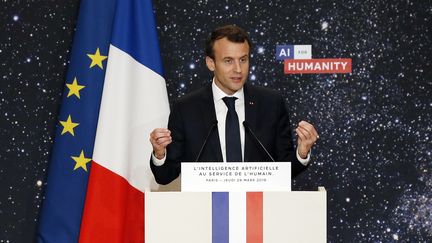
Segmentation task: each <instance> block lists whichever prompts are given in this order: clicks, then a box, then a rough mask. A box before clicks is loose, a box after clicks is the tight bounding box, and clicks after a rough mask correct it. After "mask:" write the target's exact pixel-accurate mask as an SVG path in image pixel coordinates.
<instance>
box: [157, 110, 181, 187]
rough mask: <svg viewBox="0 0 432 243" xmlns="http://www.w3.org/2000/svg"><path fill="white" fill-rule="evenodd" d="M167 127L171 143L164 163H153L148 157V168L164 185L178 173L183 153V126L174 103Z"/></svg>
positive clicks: (158, 181)
mask: <svg viewBox="0 0 432 243" xmlns="http://www.w3.org/2000/svg"><path fill="white" fill-rule="evenodd" d="M168 129H169V130H170V131H171V137H172V143H171V144H169V145H168V146H167V155H166V160H165V163H164V164H163V165H161V166H156V165H154V164H153V161H152V159H151V158H150V168H151V170H152V172H153V175H154V176H155V180H156V182H157V183H159V184H162V185H166V184H168V183H170V182H171V181H173V180H175V179H176V178H177V177H178V176H179V175H180V170H181V168H180V162H179V161H180V159H181V158H182V156H183V153H184V128H183V119H182V116H181V112H180V111H179V108H178V105H177V104H174V105H173V107H172V109H171V113H170V116H169V120H168Z"/></svg>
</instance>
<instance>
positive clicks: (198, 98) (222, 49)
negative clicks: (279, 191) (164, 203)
mask: <svg viewBox="0 0 432 243" xmlns="http://www.w3.org/2000/svg"><path fill="white" fill-rule="evenodd" d="M250 47H251V42H250V39H249V36H248V34H247V33H246V32H245V31H244V30H242V29H241V28H239V27H236V26H233V25H227V26H222V27H219V28H217V29H215V30H214V31H213V32H212V33H211V35H210V36H209V37H208V39H207V40H206V65H207V67H208V68H209V70H210V71H212V72H213V73H214V78H213V82H212V84H211V85H208V86H206V87H203V88H201V89H200V90H198V91H195V92H193V93H191V94H188V95H186V96H184V97H183V98H181V99H179V100H178V101H177V102H176V103H175V104H174V105H173V107H172V109H171V114H170V117H169V122H168V129H165V128H156V129H154V130H153V131H152V133H151V134H150V142H151V144H152V146H153V153H152V156H151V160H150V167H151V169H152V172H153V174H154V176H155V179H156V181H157V182H158V183H159V184H168V183H170V182H171V181H173V180H174V179H176V178H177V177H178V176H179V174H180V162H183V161H212V162H216V161H223V162H227V161H228V162H229V161H250V162H253V161H260V162H261V161H272V160H273V159H274V160H275V161H291V162H292V173H293V177H294V176H296V175H297V174H299V173H300V172H301V171H303V170H304V169H305V168H306V167H307V165H308V163H309V161H310V150H311V148H312V146H313V144H314V143H315V141H316V140H317V138H318V134H317V132H316V130H315V128H314V127H313V126H312V125H311V124H309V123H308V122H306V121H301V122H300V123H299V124H298V126H297V128H296V133H297V150H296V151H294V146H293V144H292V137H291V125H290V122H289V116H288V112H287V109H286V106H285V101H284V99H283V97H282V96H280V95H279V94H278V93H276V92H275V91H272V90H269V89H265V88H262V87H254V86H251V85H248V84H245V83H246V80H247V77H248V73H249V56H250ZM254 134H255V135H256V137H257V138H258V140H259V141H260V142H262V144H263V145H264V147H265V148H266V149H267V150H268V152H269V153H270V156H269V155H268V154H267V153H266V151H265V149H263V148H262V147H261V145H260V144H259V141H258V140H257V139H255V138H254ZM206 138H207V140H206Z"/></svg>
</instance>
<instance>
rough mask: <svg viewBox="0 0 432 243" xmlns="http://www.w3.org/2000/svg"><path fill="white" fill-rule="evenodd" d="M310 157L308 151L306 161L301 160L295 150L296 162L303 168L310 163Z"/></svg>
mask: <svg viewBox="0 0 432 243" xmlns="http://www.w3.org/2000/svg"><path fill="white" fill-rule="evenodd" d="M310 155H311V151H309V153H308V155H307V157H306V159H302V158H301V157H300V155H299V153H298V150H296V156H297V159H298V161H300V163H302V165H304V166H307V165H308V164H309V161H310Z"/></svg>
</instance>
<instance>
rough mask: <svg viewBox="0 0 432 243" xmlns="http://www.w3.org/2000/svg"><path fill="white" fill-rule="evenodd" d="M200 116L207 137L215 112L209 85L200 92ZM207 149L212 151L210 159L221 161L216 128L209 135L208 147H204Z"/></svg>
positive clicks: (214, 118) (214, 119)
mask: <svg viewBox="0 0 432 243" xmlns="http://www.w3.org/2000/svg"><path fill="white" fill-rule="evenodd" d="M200 103H201V106H200V107H201V110H200V111H201V114H202V120H203V122H204V127H205V128H206V129H207V130H205V131H203V134H204V136H206V135H207V133H208V132H209V129H210V128H211V127H212V126H213V124H214V122H215V121H216V120H217V119H216V111H215V107H214V101H213V92H212V87H211V85H208V86H207V87H206V88H205V89H204V92H202V96H201V102H200ZM206 147H207V149H211V151H212V155H213V156H212V158H216V160H215V161H223V158H222V150H221V146H220V142H219V132H218V129H217V127H216V129H214V131H213V133H212V134H211V135H210V137H209V140H208V145H207V146H206ZM206 160H211V159H210V158H206Z"/></svg>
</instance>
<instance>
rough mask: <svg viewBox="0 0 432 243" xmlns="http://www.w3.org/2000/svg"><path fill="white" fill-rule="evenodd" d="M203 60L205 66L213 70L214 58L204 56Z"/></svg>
mask: <svg viewBox="0 0 432 243" xmlns="http://www.w3.org/2000/svg"><path fill="white" fill-rule="evenodd" d="M205 61H206V65H207V68H208V69H209V70H210V71H212V72H213V71H214V70H215V63H214V60H213V59H212V58H211V57H209V56H206V59H205Z"/></svg>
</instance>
